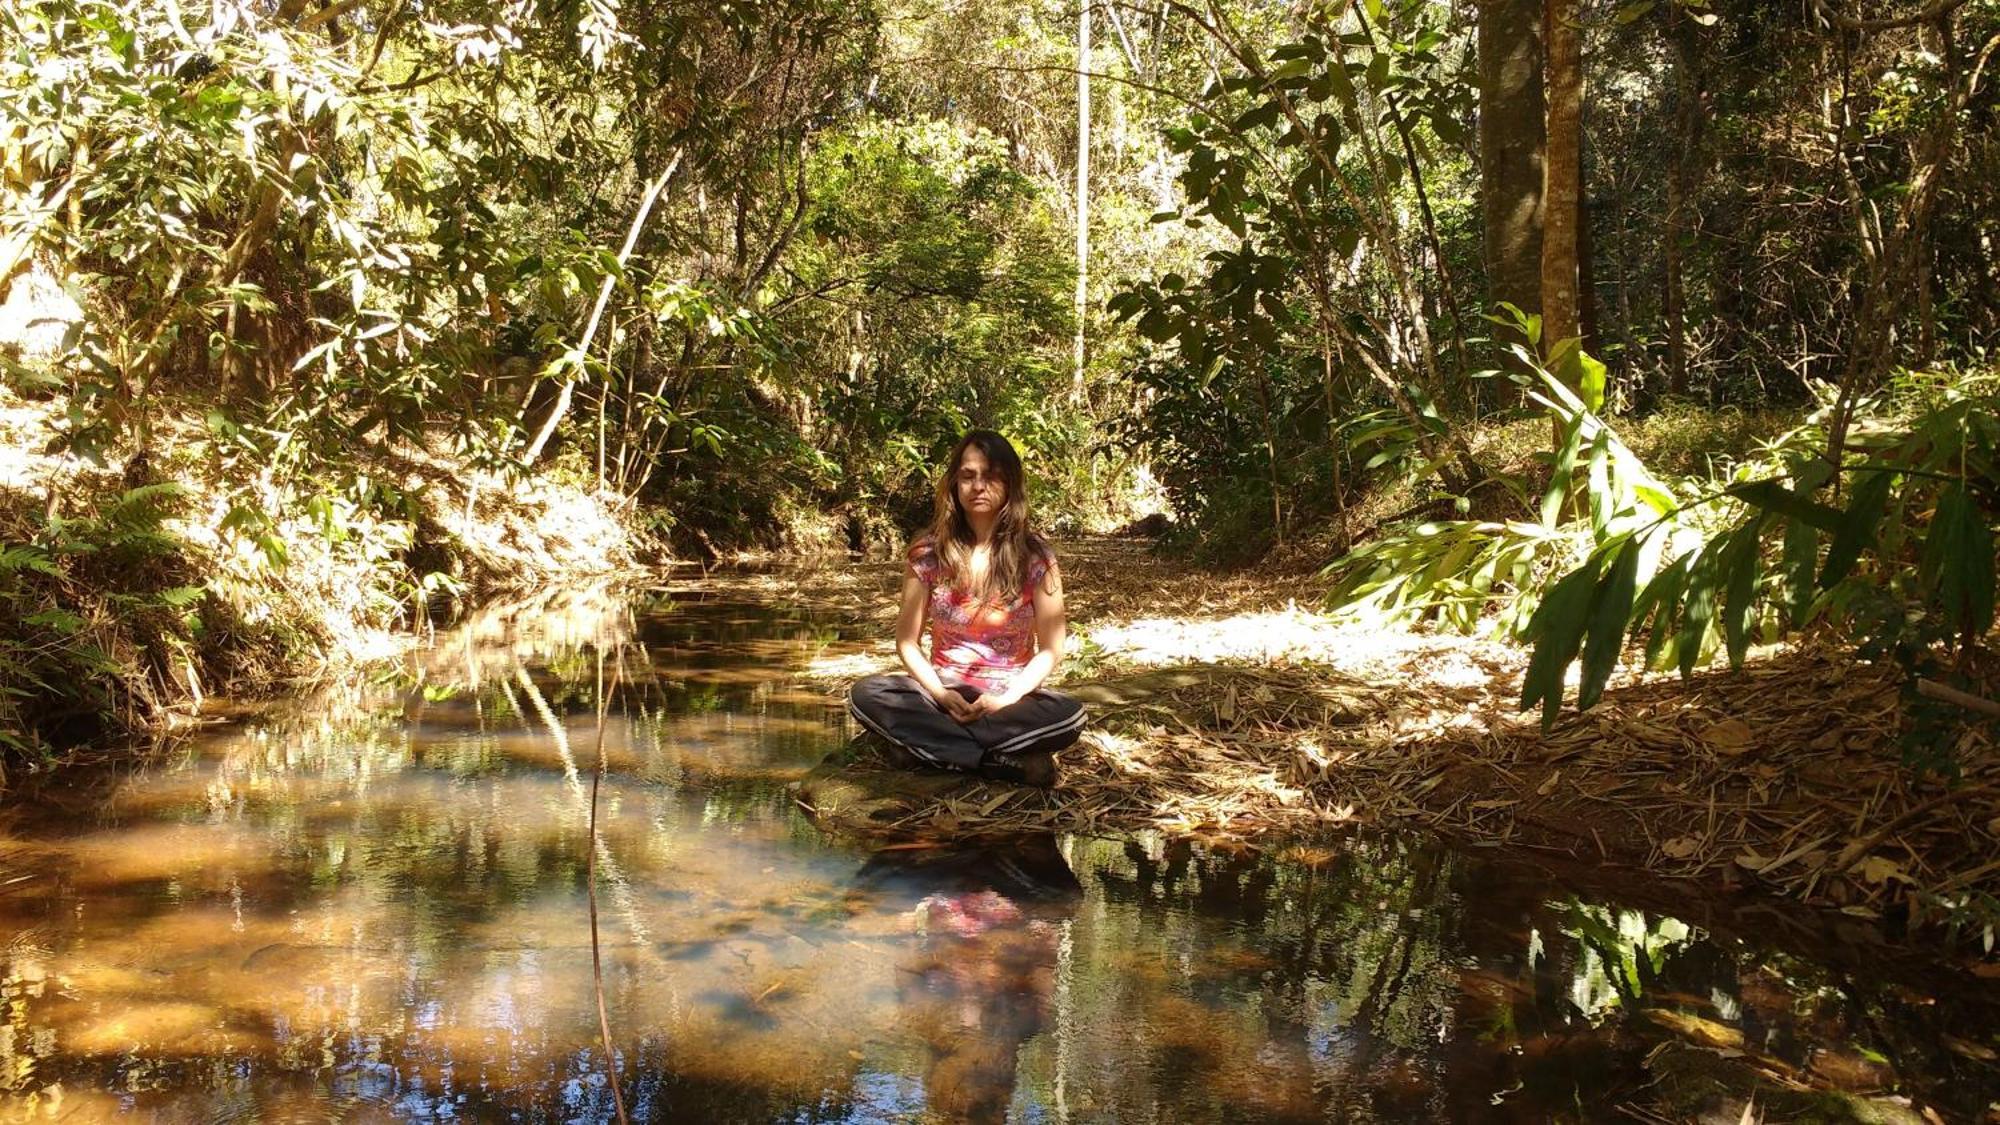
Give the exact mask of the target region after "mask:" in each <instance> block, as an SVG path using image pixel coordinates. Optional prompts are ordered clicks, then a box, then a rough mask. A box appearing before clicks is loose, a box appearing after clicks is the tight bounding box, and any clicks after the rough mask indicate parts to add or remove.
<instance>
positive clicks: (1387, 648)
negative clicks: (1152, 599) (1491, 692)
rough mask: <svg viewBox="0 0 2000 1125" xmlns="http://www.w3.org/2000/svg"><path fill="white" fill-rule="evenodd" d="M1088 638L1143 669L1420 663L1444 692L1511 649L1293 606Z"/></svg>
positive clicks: (1095, 631)
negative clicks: (1338, 617) (1203, 665)
mask: <svg viewBox="0 0 2000 1125" xmlns="http://www.w3.org/2000/svg"><path fill="white" fill-rule="evenodd" d="M1088 632H1089V637H1090V640H1091V641H1092V642H1093V643H1094V644H1096V645H1097V646H1098V647H1099V648H1100V649H1102V650H1103V654H1104V658H1105V659H1106V660H1107V661H1110V662H1115V663H1119V664H1130V665H1134V666H1137V667H1146V668H1151V667H1162V666H1166V665H1173V664H1190V663H1255V664H1282V663H1289V662H1294V661H1313V662H1317V663H1325V664H1332V665H1335V666H1338V667H1342V668H1348V669H1363V668H1378V669H1387V668H1395V669H1399V670H1401V669H1407V668H1408V667H1409V666H1410V664H1411V663H1412V662H1417V663H1420V664H1421V665H1422V671H1423V673H1424V676H1425V678H1426V679H1427V680H1428V681H1430V682H1432V683H1436V684H1438V685H1439V686H1441V687H1448V688H1473V687H1483V686H1485V685H1486V684H1488V683H1490V682H1491V680H1492V678H1493V667H1494V665H1495V664H1496V663H1500V662H1505V663H1512V662H1513V661H1512V659H1511V652H1510V650H1507V649H1505V648H1504V647H1503V646H1500V645H1498V644H1496V643H1494V642H1490V641H1485V640H1480V639H1476V638H1468V637H1459V636H1447V635H1438V634H1425V633H1412V632H1409V631H1407V630H1404V629H1383V628H1373V627H1370V626H1367V625H1363V624H1358V623H1354V622H1347V621H1337V620H1335V619H1332V618H1329V617H1327V616H1325V615H1324V614H1319V613H1313V612H1310V611H1307V610H1304V609H1300V608H1299V607H1298V606H1297V605H1288V606H1286V607H1285V608H1284V609H1279V610H1259V611H1253V612H1247V613H1238V614H1233V615H1230V616H1227V617H1212V618H1190V617H1140V618H1135V619H1132V620H1130V621H1123V622H1109V623H1105V624H1101V625H1093V626H1091V627H1090V629H1089V630H1088Z"/></svg>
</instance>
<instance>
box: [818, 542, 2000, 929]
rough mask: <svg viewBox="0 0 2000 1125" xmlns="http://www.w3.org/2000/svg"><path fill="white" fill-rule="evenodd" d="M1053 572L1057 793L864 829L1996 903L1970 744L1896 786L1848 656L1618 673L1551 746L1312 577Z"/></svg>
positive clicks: (1981, 787) (1877, 710)
mask: <svg viewBox="0 0 2000 1125" xmlns="http://www.w3.org/2000/svg"><path fill="white" fill-rule="evenodd" d="M1064 560H1065V563H1064V573H1065V577H1066V583H1067V586H1068V591H1069V604H1070V607H1071V615H1072V620H1073V622H1074V623H1075V631H1076V633H1077V634H1078V637H1079V643H1078V644H1077V646H1076V648H1077V649H1078V650H1079V651H1078V653H1077V655H1076V656H1075V657H1074V658H1073V659H1072V660H1071V661H1070V662H1069V664H1068V666H1067V667H1066V669H1065V676H1066V678H1065V680H1064V681H1063V686H1064V687H1065V689H1066V690H1069V691H1072V692H1074V693H1075V694H1077V695H1079V696H1080V697H1082V698H1084V699H1085V700H1087V701H1088V703H1089V705H1090V706H1091V709H1092V711H1093V720H1094V721H1093V722H1092V725H1091V729H1090V730H1089V732H1088V733H1087V734H1086V735H1085V737H1084V739H1083V741H1082V742H1081V743H1080V744H1079V745H1078V746H1077V747H1076V748H1074V749H1072V750H1070V751H1066V752H1065V753H1064V754H1063V755H1062V756H1061V759H1060V760H1061V762H1062V766H1063V775H1062V780H1061V782H1060V784H1059V786H1058V787H1057V788H1056V789H1055V790H1053V791H1051V792H1047V793H1042V792H1035V791H1021V790H1011V789H1006V788H1003V787H997V786H987V785H984V784H982V783H966V782H963V781H956V782H955V783H953V784H948V785H931V786H917V787H915V788H913V789H909V790H907V791H906V792H905V793H904V794H903V796H902V797H901V798H900V799H897V800H891V801H887V802H880V803H873V804H871V805H870V806H869V807H868V808H867V809H866V810H865V812H866V817H865V821H866V824H867V826H868V828H869V829H870V830H871V831H879V832H882V833H885V834H889V835H901V836H907V837H912V838H928V837H935V836H941V835H949V836H954V837H966V836H980V835H991V834H1010V833H1017V832H1024V831H1042V830H1057V831H1082V832H1097V831H1116V830H1130V829H1134V828H1157V829H1163V830H1167V831H1171V832H1176V833H1185V834H1192V835H1198V836H1202V837H1206V838H1210V839H1235V840H1242V841H1249V842H1272V841H1277V840H1300V839H1304V838H1308V837H1309V836H1310V834H1311V833H1312V832H1313V831H1315V830H1319V829H1324V828H1328V827H1332V826H1338V825H1349V824H1374V825H1400V826H1416V827H1422V828H1424V829H1428V830H1430V831H1434V832H1437V833H1439V834H1441V835H1443V836H1445V837H1448V838H1450V839H1452V840H1455V841H1457V842H1459V843H1461V844H1468V845H1473V846H1480V847H1503V848H1508V849H1520V850H1524V851H1528V852H1532V853H1535V854H1538V855H1543V856H1548V857H1552V858H1554V859H1556V860H1558V861H1566V862H1569V863H1572V864H1580V865H1586V866H1588V867H1590V868H1592V869H1594V870H1596V871H1597V872H1599V873H1600V874H1609V875H1612V876H1613V877H1615V874H1616V872H1619V871H1642V872H1644V873H1646V875H1647V876H1648V879H1647V880H1646V882H1648V883H1652V882H1654V881H1656V880H1661V879H1665V880H1674V881H1679V882H1680V883H1681V884H1682V885H1683V886H1684V887H1686V888H1687V889H1688V890H1691V891H1698V892H1700V893H1704V894H1705V893H1710V892H1713V891H1717V890H1724V891H1733V890H1739V889H1751V888H1755V889H1760V890H1762V891H1764V892H1767V893H1769V894H1774V895H1778V896H1783V897H1786V898H1790V899H1793V900H1796V901H1799V902H1803V903H1809V904H1812V905H1814V906H1820V907H1826V908H1831V909H1832V910H1835V911H1838V912H1840V913H1841V914H1843V915H1847V916H1852V917H1853V918H1855V919H1860V920H1869V921H1873V922H1879V923H1880V924H1882V925H1884V926H1885V927H1888V928H1901V927H1904V926H1906V925H1908V924H1909V922H1910V920H1911V919H1912V918H1919V919H1921V918H1926V917H1935V916H1937V915H1938V914H1940V913H1941V912H1942V909H1943V908H1944V907H1946V906H1958V907H1959V908H1960V910H1961V917H1962V916H1964V914H1963V912H1964V908H1966V907H1967V906H1968V905H1969V906H1970V908H1971V909H1973V910H1975V911H1976V910H1978V909H1980V907H1979V904H1980V903H1982V902H1983V903H1987V904H1990V903H1992V902H1993V901H1994V900H1993V898H1992V897H1991V896H1994V895H1996V894H2000V860H1996V859H1995V856H1996V855H2000V849H1996V847H1995V843H1996V839H2000V754H1996V752H1995V749H1994V746H1993V743H1992V740H1991V738H1990V737H1989V735H1988V734H1987V733H1985V728H1972V729H1968V730H1964V731H1961V732H1959V733H1957V734H1955V735H1954V736H1953V737H1956V738H1958V739H1959V744H1958V745H1957V747H1956V757H1957V761H1958V762H1959V765H1960V769H1961V771H1962V772H1961V777H1960V779H1959V780H1958V781H1957V782H1955V783H1950V782H1947V781H1945V780H1942V779H1940V778H1937V777H1936V776H1926V775H1921V774H1919V773H1917V772H1916V771H1913V770H1912V769H1911V768H1910V767H1909V766H1908V765H1906V764H1905V761H1904V753H1903V749H1902V746H1901V744H1900V741H1899V740H1900V738H1901V735H1902V730H1903V713H1902V706H1901V700H1900V681H1899V679H1898V677H1897V676H1896V674H1895V673H1894V672H1893V671H1891V670H1887V669H1883V668H1879V667H1875V666H1871V665H1866V664H1861V663H1857V662H1856V661H1854V660H1853V658H1852V657H1851V656H1850V655H1848V654H1847V653H1846V652H1845V651H1842V650H1836V649H1831V648H1816V647H1777V648H1772V649H1768V650H1764V651H1760V652H1757V653H1755V654H1753V657H1752V659H1751V660H1750V662H1749V663H1748V664H1747V665H1746V666H1745V667H1744V668H1743V669H1742V670H1741V671H1735V672H1732V671H1729V670H1727V669H1726V668H1717V669H1714V670H1710V671H1704V672H1701V673H1699V674H1697V675H1696V676H1695V677H1694V678H1692V679H1691V680H1687V681H1682V680H1680V679H1679V678H1678V677H1675V676H1673V675H1660V674H1645V673H1640V672H1635V671H1632V670H1629V669H1622V670H1621V671H1620V672H1619V674H1618V675H1617V676H1616V677H1614V679H1613V681H1612V687H1611V689H1610V690H1609V691H1608V692H1607V693H1606V695H1605V698H1604V700H1603V702H1602V703H1600V704H1599V705H1598V706H1596V707H1595V708H1593V709H1591V710H1590V711H1588V712H1585V713H1583V714H1576V713H1574V712H1568V713H1565V714H1564V715H1563V717H1562V718H1561V719H1559V720H1558V721H1557V723H1556V724H1555V725H1554V727H1553V728H1552V729H1551V730H1549V731H1546V732H1544V731H1543V730H1542V729H1541V725H1540V723H1539V721H1538V716H1536V715H1532V714H1530V715H1522V714H1520V713H1519V712H1518V710H1517V701H1518V698H1519V690H1520V678H1521V673H1522V671H1523V669H1524V668H1525V666H1526V662H1527V653H1526V652H1525V651H1524V650H1522V649H1520V648H1518V647H1515V646H1512V645H1508V644H1504V643H1500V642H1497V641H1494V640H1490V639H1483V638H1476V637H1464V636H1458V635H1450V634H1438V633H1428V632H1423V631H1415V630H1409V629H1405V628H1401V627H1382V626H1376V625H1370V624H1368V623H1366V622H1357V621H1343V620H1340V619H1338V618H1335V617H1331V616H1328V615H1326V614H1324V613H1322V612H1320V611H1319V609H1318V607H1317V606H1316V605H1315V604H1313V603H1312V602H1311V601H1310V600H1309V599H1311V598H1312V596H1313V591H1314V590H1316V589H1317V584H1316V583H1314V582H1313V581H1312V580H1311V579H1310V578H1309V577H1308V576H1305V575H1297V574H1294V575H1282V574H1279V575H1274V574H1240V575H1234V576H1217V575H1214V574H1210V573H1204V572H1201V571H1197V570H1193V569H1188V568H1184V567H1181V566H1178V565H1176V564H1173V563H1170V562H1167V561H1163V560H1161V559H1159V558H1158V557H1156V556H1155V555H1153V554H1152V553H1150V552H1149V551H1147V550H1146V549H1145V548H1144V546H1143V545H1142V544H1137V543H1132V542H1127V541H1117V540H1096V541H1083V542H1076V543H1070V544H1067V545H1066V547H1065V549H1064ZM878 569H880V570H881V572H882V573H881V581H879V582H871V581H867V580H863V581H860V582H859V583H858V584H857V588H855V589H853V590H852V591H851V594H853V595H862V594H863V593H864V591H865V592H866V596H867V597H875V598H880V599H881V601H879V602H878V603H877V604H879V605H880V606H882V607H883V608H881V609H877V610H874V611H873V613H874V614H875V615H876V616H877V617H881V618H883V620H884V623H885V625H886V621H887V617H889V616H893V608H892V607H890V606H889V605H888V599H887V595H886V592H885V591H886V583H887V582H888V581H890V580H892V576H891V572H890V571H889V569H888V568H878ZM877 586H881V587H882V590H880V591H878V590H876V589H875V587H877ZM1302 602H1303V603H1304V604H1301V603H1302ZM852 608H858V609H865V608H866V607H865V605H863V604H862V603H861V602H860V601H856V602H855V603H854V605H853V607H852ZM884 635H885V636H886V635H887V634H886V632H885V633H884ZM892 661H893V657H892V656H891V655H890V654H889V651H888V648H887V645H886V643H882V644H877V645H875V646H873V647H872V648H871V649H870V650H869V651H867V652H865V653H848V654H846V655H835V656H829V657H828V658H827V659H825V660H823V661H822V662H821V663H820V665H819V666H818V667H816V669H815V673H816V674H817V675H819V676H822V677H824V678H825V679H826V680H827V682H828V683H829V686H830V687H831V686H833V685H834V684H837V683H844V682H845V681H847V680H848V679H851V678H852V677H853V676H854V675H856V674H859V673H863V672H866V671H873V670H876V669H878V668H880V667H883V666H886V665H887V664H888V663H891V662H892ZM856 768H858V769H861V770H863V771H866V770H868V769H869V768H871V767H870V766H869V765H867V764H866V763H865V762H862V763H856V764H855V765H854V766H850V767H848V769H849V770H850V771H852V770H853V769H856ZM877 780H878V782H880V781H882V780H884V779H877ZM891 787H892V788H893V783H892V784H891ZM864 788H865V787H864ZM807 799H808V801H811V800H812V799H813V798H812V795H811V794H810V793H809V794H808V796H807ZM850 819H851V818H850ZM1982 896H1986V897H1983V898H1982ZM1861 924H1863V925H1866V924H1868V922H1862V923H1861Z"/></svg>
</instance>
